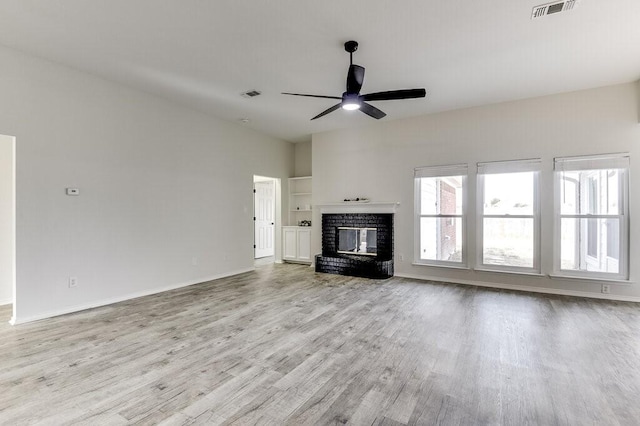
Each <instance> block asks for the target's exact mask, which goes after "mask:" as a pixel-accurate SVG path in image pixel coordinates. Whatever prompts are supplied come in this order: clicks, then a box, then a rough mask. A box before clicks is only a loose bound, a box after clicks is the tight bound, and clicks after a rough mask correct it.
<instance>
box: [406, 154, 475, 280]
mask: <svg viewBox="0 0 640 426" xmlns="http://www.w3.org/2000/svg"><path fill="white" fill-rule="evenodd" d="M451 176H461V177H462V209H461V214H459V215H457V214H422V212H421V209H420V207H421V204H422V198H421V195H422V191H421V189H422V188H421V179H422V178H447V177H451ZM468 180H469V166H468V164H466V163H465V164H451V165H444V166H426V167H417V168H415V169H414V177H413V183H414V203H413V205H414V215H413V217H414V230H413V235H414V247H413V264H414V265H425V266H439V267H448V268H461V269H467V268H468V257H469V256H468V252H469V248H468V238H467V228H468V227H467V202H468V197H469V191H468V186H467V182H468ZM423 217H427V218H436V219H450V218H455V219H459V220H460V224H461V231H460V237H461V238H462V241H461V244H460V245H461V248H462V255H461V259H460V261H459V262H458V261H451V260H438V259H421V258H420V240H421V227H420V223H421V219H422V218H423Z"/></svg>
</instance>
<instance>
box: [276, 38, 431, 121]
mask: <svg viewBox="0 0 640 426" xmlns="http://www.w3.org/2000/svg"><path fill="white" fill-rule="evenodd" d="M344 50H346V51H347V52H349V63H350V65H349V71H348V72H347V91H346V92H344V93H343V94H342V97H338V96H323V95H306V94H302V93H286V92H283V93H282V94H283V95H293V96H307V97H310V98H324V99H340V103H338V104H336V105H334V106H332V107H331V108H328V109H326V110H324V111H322V112H321V113H320V114H318V115H316V116H315V117H313V118H312V120H315V119H316V118H320V117H322V116H325V115H327V114H329V113H330V112H333V111H335V110H337V109H338V108H340V107H342V108H343V109H346V110H349V111H353V110H356V109H359V110H360V111H362V112H364V113H365V114H367V115H368V116H370V117H373V118H375V119H376V120H379V119H381V118H382V117H384V116H385V115H387V114H385V113H384V112H382V111H380V110H379V109H378V108H376V107H374V106H373V105H370V104H368V103H367V102H368V101H390V100H394V99H413V98H424V97H425V95H426V93H427V92H426V90H425V89H403V90H390V91H387V92H376V93H369V94H367V95H361V94H360V89H361V88H362V82H363V81H364V67H361V66H360V65H354V63H353V52H355V51H356V50H358V42H357V41H353V40H351V41H348V42H346V43H345V44H344Z"/></svg>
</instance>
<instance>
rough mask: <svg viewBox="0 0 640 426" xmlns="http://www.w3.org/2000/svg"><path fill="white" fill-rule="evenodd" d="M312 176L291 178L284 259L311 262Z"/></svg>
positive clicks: (283, 251)
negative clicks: (307, 222)
mask: <svg viewBox="0 0 640 426" xmlns="http://www.w3.org/2000/svg"><path fill="white" fill-rule="evenodd" d="M311 184H312V178H311V176H303V177H293V178H289V226H283V227H282V233H283V235H282V242H283V244H282V260H285V261H289V262H302V263H311V226H299V225H300V223H301V222H303V221H309V222H311V212H312V207H313V204H312V196H311V195H312V194H311Z"/></svg>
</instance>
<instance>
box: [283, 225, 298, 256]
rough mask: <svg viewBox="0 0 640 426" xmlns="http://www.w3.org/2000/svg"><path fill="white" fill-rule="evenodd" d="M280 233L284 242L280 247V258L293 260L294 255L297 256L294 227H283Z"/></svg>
mask: <svg viewBox="0 0 640 426" xmlns="http://www.w3.org/2000/svg"><path fill="white" fill-rule="evenodd" d="M282 234H283V236H282V240H283V243H284V244H283V247H282V258H283V259H292V260H295V259H296V257H297V256H298V250H297V248H296V244H297V241H296V240H297V237H296V235H297V232H296V229H295V228H284V231H283V232H282Z"/></svg>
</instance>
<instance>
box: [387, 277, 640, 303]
mask: <svg viewBox="0 0 640 426" xmlns="http://www.w3.org/2000/svg"><path fill="white" fill-rule="evenodd" d="M394 276H395V277H398V278H409V279H412V280H421V281H436V282H441V283H442V282H444V283H453V284H462V285H472V286H477V287H487V288H498V289H502V290H516V291H523V292H528V293H543V294H555V295H560V296H576V297H588V298H591V299H605V300H615V301H618V302H635V303H640V297H638V296H622V295H617V294H602V293H593V292H589V291H575V290H563V289H559V288H544V287H535V286H528V285H515V284H502V283H490V282H486V281H475V280H460V279H443V278H442V277H429V276H420V275H412V274H395V275H394Z"/></svg>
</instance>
